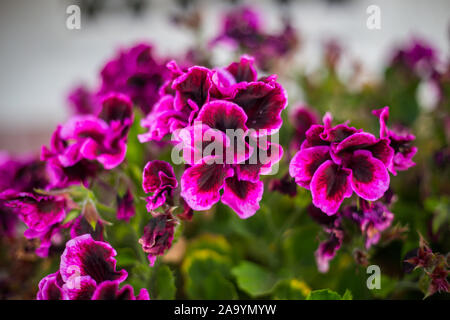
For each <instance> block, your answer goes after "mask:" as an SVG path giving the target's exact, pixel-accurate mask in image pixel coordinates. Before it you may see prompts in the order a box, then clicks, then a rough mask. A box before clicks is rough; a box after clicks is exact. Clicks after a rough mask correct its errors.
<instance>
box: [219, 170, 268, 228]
mask: <svg viewBox="0 0 450 320" xmlns="http://www.w3.org/2000/svg"><path fill="white" fill-rule="evenodd" d="M263 192H264V184H263V183H262V182H261V181H258V182H250V181H245V180H239V179H238V178H237V177H236V176H234V177H231V178H228V179H226V180H225V187H224V190H223V194H222V199H221V200H222V202H223V203H225V204H226V205H228V206H229V207H230V208H231V209H233V210H234V211H235V212H236V213H237V214H238V216H239V217H240V218H241V219H247V218H249V217H251V216H252V215H254V214H255V213H256V211H258V209H259V202H260V201H261V199H262V195H263Z"/></svg>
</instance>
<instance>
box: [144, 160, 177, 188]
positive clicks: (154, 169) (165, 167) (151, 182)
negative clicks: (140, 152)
mask: <svg viewBox="0 0 450 320" xmlns="http://www.w3.org/2000/svg"><path fill="white" fill-rule="evenodd" d="M177 186H178V182H177V179H176V178H175V173H174V171H173V168H172V166H171V165H170V164H169V163H168V162H166V161H162V160H153V161H149V162H147V164H146V165H145V167H144V171H143V174H142V188H143V189H144V192H145V193H150V192H156V191H157V190H158V189H161V188H165V187H170V188H176V187H177Z"/></svg>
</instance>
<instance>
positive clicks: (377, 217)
mask: <svg viewBox="0 0 450 320" xmlns="http://www.w3.org/2000/svg"><path fill="white" fill-rule="evenodd" d="M360 203H361V205H360V209H359V210H358V209H357V208H356V207H354V206H350V207H347V208H346V209H345V210H343V214H344V216H346V217H348V218H349V219H351V220H352V221H354V222H355V223H356V224H358V226H359V228H360V229H361V233H362V234H363V235H364V236H365V239H366V243H365V245H366V249H369V248H370V247H371V246H372V245H374V244H376V243H378V241H379V240H380V235H381V232H383V231H384V230H386V229H387V228H389V227H390V226H391V224H392V221H393V220H394V215H393V214H392V213H391V212H390V211H389V210H388V208H387V207H386V206H385V205H384V204H383V203H381V202H372V203H369V202H367V201H364V200H363V201H361V202H360Z"/></svg>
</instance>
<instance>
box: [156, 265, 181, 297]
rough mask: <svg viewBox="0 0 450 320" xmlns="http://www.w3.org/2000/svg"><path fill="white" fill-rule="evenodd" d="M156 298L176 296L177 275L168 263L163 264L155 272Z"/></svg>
mask: <svg viewBox="0 0 450 320" xmlns="http://www.w3.org/2000/svg"><path fill="white" fill-rule="evenodd" d="M155 290H156V299H158V300H172V299H174V298H175V293H176V287H175V277H174V275H173V272H172V270H170V268H169V267H168V266H166V265H161V266H159V267H158V268H157V270H156V273H155Z"/></svg>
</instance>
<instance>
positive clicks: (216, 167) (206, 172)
mask: <svg viewBox="0 0 450 320" xmlns="http://www.w3.org/2000/svg"><path fill="white" fill-rule="evenodd" d="M211 158H213V157H211ZM212 160H214V159H212ZM232 174H233V170H232V169H230V168H229V167H228V166H226V165H224V164H214V163H213V164H207V163H202V164H196V165H194V166H192V167H190V168H188V169H186V171H185V172H184V173H183V176H182V177H181V196H182V197H183V198H184V200H185V201H186V202H187V204H188V205H189V206H190V207H191V208H192V209H194V210H208V209H210V208H211V207H212V206H213V205H214V204H215V203H217V202H218V201H219V200H220V194H219V191H220V190H221V189H222V188H223V185H224V180H225V178H227V177H230V176H231V175H232Z"/></svg>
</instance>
